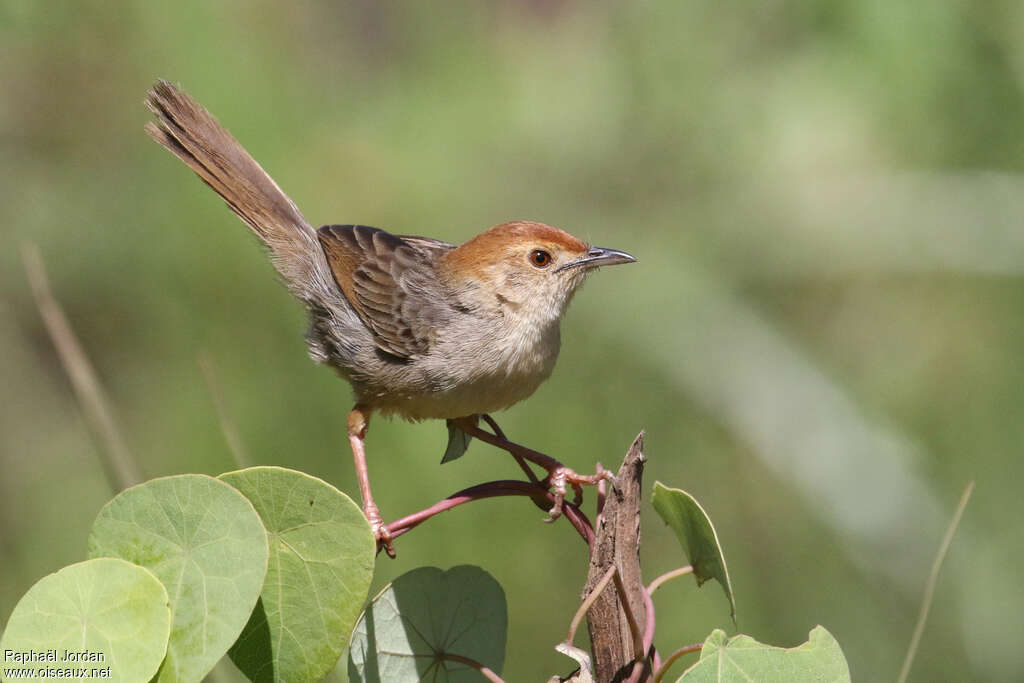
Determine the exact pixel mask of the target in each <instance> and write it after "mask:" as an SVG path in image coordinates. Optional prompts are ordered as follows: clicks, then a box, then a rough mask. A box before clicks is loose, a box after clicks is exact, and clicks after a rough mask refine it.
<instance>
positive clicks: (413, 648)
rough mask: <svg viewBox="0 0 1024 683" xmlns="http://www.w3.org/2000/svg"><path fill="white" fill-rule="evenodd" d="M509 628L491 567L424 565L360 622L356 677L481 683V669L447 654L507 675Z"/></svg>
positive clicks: (351, 668)
mask: <svg viewBox="0 0 1024 683" xmlns="http://www.w3.org/2000/svg"><path fill="white" fill-rule="evenodd" d="M507 628H508V618H507V616H506V608H505V592H504V591H502V589H501V586H500V585H498V582H497V581H495V580H494V577H492V576H491V575H490V574H488V573H487V572H485V571H484V570H483V569H480V568H479V567H472V566H469V565H462V566H458V567H452V568H451V569H449V570H448V571H446V572H445V571H441V570H440V569H438V568H436V567H420V568H419V569H414V570H412V571H410V572H407V573H405V574H402V575H401V576H399V577H398V578H397V579H395V580H394V581H393V582H392V583H391V585H389V586H387V587H386V588H385V589H384V590H383V591H381V592H380V593H379V594H378V595H377V597H375V598H374V599H373V601H372V602H371V604H370V606H369V607H368V608H367V610H366V612H365V613H364V614H363V616H362V618H361V619H360V620H359V624H357V625H356V630H355V633H353V634H352V645H351V646H350V647H349V653H348V676H349V679H350V680H351V681H360V682H363V681H365V682H366V683H379V682H380V681H386V682H387V683H406V682H408V683H414V682H417V681H472V682H473V683H477V682H478V681H480V680H481V676H480V674H479V673H478V672H477V671H475V670H473V669H472V668H470V667H469V666H467V665H466V664H462V663H459V662H455V661H451V660H449V659H445V658H444V655H445V654H454V655H459V656H462V657H468V658H469V659H472V660H474V661H476V662H479V663H481V664H483V665H484V666H487V667H488V668H490V669H491V670H493V671H494V672H495V673H501V667H502V665H503V664H504V662H505V635H506V630H507Z"/></svg>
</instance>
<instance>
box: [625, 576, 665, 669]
mask: <svg viewBox="0 0 1024 683" xmlns="http://www.w3.org/2000/svg"><path fill="white" fill-rule="evenodd" d="M640 594H641V595H640V597H642V598H643V601H644V634H643V650H642V651H643V652H644V653H646V655H647V656H646V657H644V658H643V659H640V660H637V662H636V664H634V665H633V671H632V672H631V673H630V675H629V678H627V679H626V682H627V683H637V682H638V681H639V680H640V679H641V678H642V677H643V674H644V672H649V671H650V670H651V669H652V668H656V667H657V664H655V661H656V660H657V657H658V654H657V652H654V624H655V620H654V601H653V600H651V594H650V593H648V592H647V591H640ZM627 613H628V610H627Z"/></svg>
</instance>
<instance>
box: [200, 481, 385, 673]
mask: <svg viewBox="0 0 1024 683" xmlns="http://www.w3.org/2000/svg"><path fill="white" fill-rule="evenodd" d="M220 478H221V479H222V480H224V481H225V482H227V483H228V484H231V485H232V486H234V487H235V488H237V489H238V490H239V491H241V492H242V494H243V495H245V496H246V497H247V498H248V499H249V500H250V501H252V504H253V505H254V506H255V507H256V511H257V512H258V513H259V515H260V518H261V519H262V520H263V525H264V526H265V527H266V529H267V533H268V535H269V538H270V563H269V568H268V570H267V579H266V581H265V582H264V584H263V593H262V596H261V597H260V601H259V603H258V604H257V607H256V610H255V611H254V612H253V614H252V617H251V618H250V619H249V623H248V624H246V627H245V630H244V631H243V632H242V635H241V637H240V638H239V639H238V642H237V643H236V644H235V646H234V647H232V648H231V652H230V654H231V659H232V661H234V663H235V664H236V665H237V666H238V668H239V669H241V670H242V672H243V673H244V674H245V675H246V676H248V677H249V679H250V680H253V681H314V680H319V679H321V678H323V677H324V676H325V675H326V674H327V672H329V671H330V670H331V669H332V668H333V667H334V665H335V663H337V661H338V658H340V657H341V654H342V652H344V651H345V645H346V644H347V643H348V638H349V635H350V634H351V633H352V627H353V626H354V625H355V623H356V619H357V618H358V617H359V612H360V611H361V610H362V608H363V604H364V603H365V602H366V596H367V593H368V592H369V590H370V581H371V580H372V579H373V564H374V557H375V555H376V550H377V542H376V540H375V539H374V537H373V532H372V531H370V524H369V523H368V522H367V521H366V517H365V516H364V515H363V513H362V511H361V510H360V508H359V506H358V505H356V504H355V503H353V502H352V500H351V499H350V498H349V497H348V496H346V495H345V494H343V493H342V492H341V491H338V490H337V489H336V488H334V487H333V486H331V485H330V484H328V483H326V482H324V481H321V480H320V479H317V478H316V477H312V476H310V475H308V474H303V473H302V472H296V471H294V470H289V469H285V468H282V467H252V468H249V469H245V470H239V471H237V472H228V473H227V474H222V475H221V476H220Z"/></svg>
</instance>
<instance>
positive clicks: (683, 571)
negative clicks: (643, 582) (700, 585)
mask: <svg viewBox="0 0 1024 683" xmlns="http://www.w3.org/2000/svg"><path fill="white" fill-rule="evenodd" d="M692 573H693V567H692V566H691V565H686V566H685V567H680V568H679V569H673V570H672V571H670V572H665V573H664V574H662V575H661V576H659V577H658V578H656V579H655V580H654V581H651V583H650V585H648V586H647V594H648V595H654V591H656V590H658V589H659V588H661V585H662V584H663V583H666V582H668V581H671V580H672V579H675V578H678V577H680V576H686V575H687V574H692Z"/></svg>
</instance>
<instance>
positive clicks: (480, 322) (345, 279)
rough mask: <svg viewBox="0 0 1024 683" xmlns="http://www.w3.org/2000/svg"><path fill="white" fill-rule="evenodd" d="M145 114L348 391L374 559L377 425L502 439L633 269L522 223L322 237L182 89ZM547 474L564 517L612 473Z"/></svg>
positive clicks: (337, 230) (160, 89)
mask: <svg viewBox="0 0 1024 683" xmlns="http://www.w3.org/2000/svg"><path fill="white" fill-rule="evenodd" d="M146 104H147V106H148V108H149V109H150V111H151V112H152V114H153V116H154V120H152V121H150V122H148V123H147V124H146V127H145V130H146V132H147V133H148V134H149V136H150V137H152V138H153V139H154V140H155V141H156V142H158V143H159V144H160V145H162V146H163V147H165V148H166V149H167V150H169V151H170V152H171V153H173V154H174V155H175V156H176V157H178V158H179V159H180V160H181V161H183V162H184V163H185V164H186V165H188V166H189V167H190V168H191V169H192V170H193V171H194V172H195V173H196V174H197V175H198V176H199V177H200V178H201V179H202V180H203V181H204V182H205V183H206V184H207V185H209V186H210V187H211V188H212V189H213V190H214V191H215V192H216V193H217V194H218V195H220V196H221V198H223V200H224V201H225V202H226V203H227V205H228V207H229V208H230V209H231V210H232V211H233V212H234V213H235V214H237V215H238V217H239V218H241V219H242V221H243V222H244V223H245V224H246V225H247V226H248V227H249V228H250V229H251V231H252V232H253V233H254V234H255V235H256V236H257V238H258V239H259V240H260V241H261V242H262V243H263V244H264V245H265V246H266V247H267V248H268V250H269V252H270V257H271V261H272V262H273V264H274V266H275V268H276V269H277V271H278V273H279V274H280V275H281V278H282V280H283V281H284V284H285V285H286V286H287V288H288V289H289V290H290V291H291V293H292V294H293V295H294V296H295V297H296V298H298V299H299V300H300V301H302V302H303V303H304V304H305V306H306V308H307V309H308V311H309V316H310V326H309V329H308V332H307V334H306V340H307V343H308V347H309V353H310V356H311V357H312V359H313V360H314V361H316V362H318V363H321V364H325V365H327V366H330V367H331V368H333V369H334V370H335V371H336V372H337V374H338V375H340V376H341V377H342V378H343V379H345V380H347V381H348V382H349V384H351V386H352V390H353V394H354V398H355V406H354V407H353V408H352V410H351V411H350V412H349V414H348V418H347V421H346V427H347V431H348V437H349V444H350V446H351V449H352V453H353V459H354V462H355V469H356V474H357V479H358V481H359V489H360V495H361V498H362V503H363V505H362V509H363V513H364V514H365V515H366V518H367V520H368V522H369V523H370V527H371V529H372V530H373V533H374V536H375V537H376V538H377V541H378V548H383V549H384V550H386V551H387V554H388V555H390V556H392V557H393V556H394V548H393V544H392V538H391V534H390V532H389V531H388V529H387V526H386V525H385V524H384V522H383V518H382V516H381V514H380V510H379V508H378V507H377V505H376V504H375V502H374V499H373V495H372V492H371V490H370V481H369V473H368V470H367V464H366V451H365V441H366V434H367V430H368V427H369V420H370V417H371V415H373V414H380V415H382V416H398V417H401V418H404V419H406V420H409V421H414V422H415V421H420V420H432V419H444V420H448V421H449V425H452V424H454V425H458V426H459V427H461V428H462V429H463V430H467V431H468V432H473V430H474V428H475V425H476V424H477V423H476V419H477V417H478V416H484V417H485V418H486V419H487V420H488V421H489V422H490V423H491V424H492V425H493V426H494V428H495V429H496V430H497V431H498V432H499V433H500V430H499V429H498V428H497V425H496V423H493V421H492V420H491V418H490V417H489V414H490V413H492V412H496V411H499V410H502V409H504V408H508V407H509V406H512V405H514V404H516V403H518V402H519V401H521V400H523V399H525V398H527V397H529V396H530V395H531V394H533V393H534V391H536V389H537V388H538V387H539V386H540V385H541V383H543V382H544V381H545V380H546V379H547V378H548V377H549V376H550V375H551V372H552V370H553V369H554V366H555V361H556V359H557V357H558V353H559V348H560V343H561V342H560V339H561V337H560V322H561V320H562V317H563V315H564V313H565V311H566V308H567V307H568V305H569V303H570V301H571V300H572V298H573V295H574V294H575V292H576V291H577V290H578V289H579V287H580V285H582V284H583V282H584V280H585V279H586V277H587V275H588V274H590V273H592V272H594V271H595V270H596V269H598V268H599V267H601V266H609V265H616V264H625V263H632V262H634V261H636V259H635V258H634V257H633V256H632V255H630V254H628V253H626V252H624V251H620V250H617V249H609V248H602V247H595V246H591V245H589V244H587V243H586V242H583V241H582V240H579V239H577V238H576V237H574V236H572V235H571V234H569V233H568V232H565V231H563V230H560V229H559V228H555V227H552V226H550V225H546V224H544V223H539V222H534V221H524V220H516V221H510V222H505V223H502V224H500V225H497V226H495V227H493V228H490V229H489V230H486V231H485V232H483V233H481V234H479V235H477V236H475V237H473V238H472V239H470V240H468V241H466V242H464V243H462V244H459V245H455V244H451V243H449V242H444V241H441V240H436V239H431V238H427V237H417V236H412V235H396V234H392V233H390V232H387V231H385V230H381V229H379V228H374V227H370V226H365V225H324V226H322V227H320V228H318V229H314V228H313V227H312V225H311V224H310V223H309V222H308V221H307V220H306V219H305V217H304V216H303V215H302V213H301V212H300V211H299V209H298V208H297V207H296V205H295V203H294V202H292V200H291V199H290V198H289V197H288V196H287V195H286V194H285V193H284V192H283V191H282V190H281V188H280V187H279V186H278V185H277V183H276V182H274V180H273V179H272V178H271V177H270V175H268V174H267V173H266V171H264V170H263V168H262V167H261V166H260V165H259V164H258V163H257V162H256V161H255V160H254V159H253V158H252V156H250V155H249V153H248V152H247V151H246V150H245V148H244V147H243V146H242V145H241V144H240V143H239V142H238V141H237V140H235V138H234V137H232V135H231V134H230V133H229V132H228V131H227V130H226V129H225V128H224V127H223V126H221V124H220V123H219V122H218V121H217V119H216V118H214V116H213V115H212V114H210V113H209V112H208V111H207V110H206V109H205V108H204V107H203V106H202V105H201V104H199V103H198V102H197V101H196V100H194V99H193V98H192V97H190V96H189V95H188V94H187V93H186V92H184V90H182V89H181V88H180V87H177V86H175V85H173V84H171V83H169V82H167V81H164V80H158V81H157V82H156V83H155V84H154V85H153V87H152V88H151V89H150V90H149V92H148V94H147V98H146ZM501 436H502V437H503V436H504V435H503V434H502V435H501ZM449 447H450V448H451V444H450V446H449ZM457 454H458V453H456V455H457ZM518 457H519V456H517V458H518ZM446 459H447V456H446ZM551 463H556V464H554V465H553V464H551ZM520 464H522V462H521V463H520ZM541 464H542V466H545V467H548V469H549V470H550V472H551V475H552V476H549V480H550V481H553V482H554V483H555V484H554V488H555V491H554V493H555V500H556V502H555V506H554V507H553V508H552V514H551V517H554V516H556V515H557V513H558V511H560V510H561V502H562V498H564V495H565V486H566V483H567V482H568V483H569V484H572V485H574V486H576V485H577V484H578V483H579V482H582V483H594V482H595V481H596V480H599V479H601V478H602V477H604V476H605V474H607V473H600V472H599V473H598V474H597V475H577V474H576V473H575V472H573V471H572V470H569V469H568V468H565V467H564V466H561V465H560V464H557V461H553V460H552V459H550V458H549V459H548V461H545V462H543V463H541ZM523 466H524V469H526V467H525V465H523ZM559 468H560V469H559Z"/></svg>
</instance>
